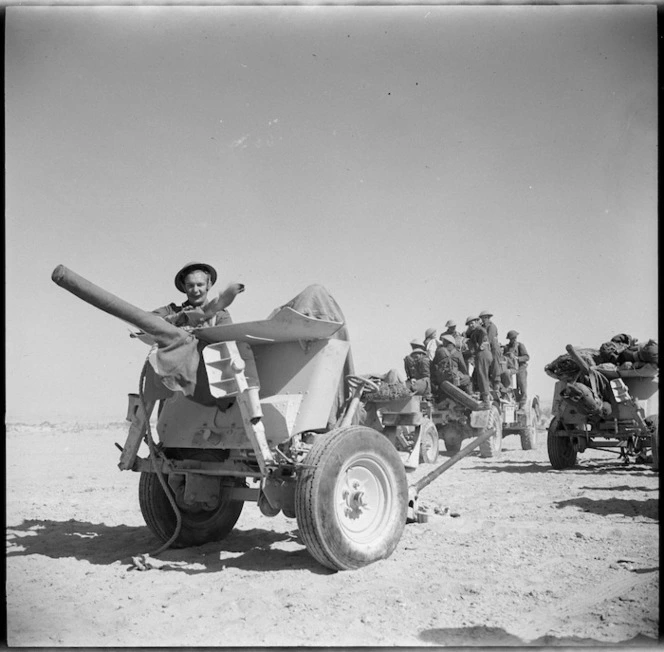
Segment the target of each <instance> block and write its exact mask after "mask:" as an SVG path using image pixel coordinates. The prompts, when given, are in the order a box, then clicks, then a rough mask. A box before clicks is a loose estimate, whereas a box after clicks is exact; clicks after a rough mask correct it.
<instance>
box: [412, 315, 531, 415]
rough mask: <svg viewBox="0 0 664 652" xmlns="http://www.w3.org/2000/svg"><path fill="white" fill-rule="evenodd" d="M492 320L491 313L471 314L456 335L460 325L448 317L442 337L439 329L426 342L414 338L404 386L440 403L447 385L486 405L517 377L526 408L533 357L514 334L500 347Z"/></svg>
mask: <svg viewBox="0 0 664 652" xmlns="http://www.w3.org/2000/svg"><path fill="white" fill-rule="evenodd" d="M492 317H493V313H491V312H489V311H488V310H483V311H482V312H481V313H480V314H479V316H477V317H475V316H472V315H471V316H469V317H468V318H467V319H466V324H465V325H466V330H465V331H463V333H460V332H458V331H457V325H456V322H455V321H454V320H453V319H450V320H449V321H448V322H447V323H446V324H445V331H443V333H442V334H441V335H440V337H438V331H437V330H436V329H435V328H428V329H427V330H426V331H425V333H424V341H420V340H417V339H415V340H412V341H411V343H410V346H411V349H412V350H411V352H410V353H409V354H408V355H407V356H406V357H405V358H404V368H405V371H406V378H407V381H406V382H407V384H408V386H409V388H410V389H411V391H413V392H414V393H416V394H419V395H422V396H429V395H430V396H432V397H433V399H434V400H435V401H436V402H439V401H441V400H443V399H444V398H445V396H444V393H443V392H442V389H441V388H442V383H443V381H448V382H450V383H452V384H453V385H454V386H455V387H458V388H459V389H461V390H463V391H464V392H466V393H468V394H472V393H477V394H479V397H480V401H481V402H482V403H483V404H484V405H485V406H487V407H488V406H489V405H490V403H491V400H492V398H494V399H495V398H499V397H500V395H501V394H504V393H508V392H510V391H512V376H513V375H514V376H516V387H515V388H514V394H515V398H516V400H517V401H518V403H519V406H520V407H523V406H525V404H526V400H527V373H528V372H527V367H528V360H529V359H530V356H529V355H528V351H527V350H526V347H525V345H524V344H523V343H522V342H519V341H518V339H517V338H518V336H519V333H517V332H516V331H515V330H510V331H509V332H508V333H507V343H506V344H505V345H501V344H500V342H499V339H498V328H497V327H496V325H495V324H494V323H493V321H492V320H491V318H492ZM471 370H472V371H471Z"/></svg>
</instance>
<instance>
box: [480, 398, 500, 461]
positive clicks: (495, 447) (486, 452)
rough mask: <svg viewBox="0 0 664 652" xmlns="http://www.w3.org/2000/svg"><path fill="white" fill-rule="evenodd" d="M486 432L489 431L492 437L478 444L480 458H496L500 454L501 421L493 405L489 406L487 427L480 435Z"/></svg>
mask: <svg viewBox="0 0 664 652" xmlns="http://www.w3.org/2000/svg"><path fill="white" fill-rule="evenodd" d="M487 430H491V431H492V432H493V435H492V436H491V437H489V439H487V440H485V441H483V442H482V443H481V444H480V457H496V456H497V455H499V454H500V449H501V448H502V445H503V421H502V419H501V417H500V412H499V411H498V408H497V407H496V406H495V405H492V406H491V411H490V414H489V425H488V426H487V427H486V428H484V429H483V430H482V433H481V434H483V433H485V432H486V431H487Z"/></svg>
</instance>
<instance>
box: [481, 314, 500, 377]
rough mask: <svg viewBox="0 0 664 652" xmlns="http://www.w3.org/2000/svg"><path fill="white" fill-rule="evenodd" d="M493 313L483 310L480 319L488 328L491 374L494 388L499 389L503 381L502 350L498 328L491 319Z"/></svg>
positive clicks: (485, 328)
mask: <svg viewBox="0 0 664 652" xmlns="http://www.w3.org/2000/svg"><path fill="white" fill-rule="evenodd" d="M491 317H493V313H492V312H489V311H488V310H483V311H482V312H481V313H480V320H481V322H482V327H483V328H484V330H486V334H487V337H488V339H489V347H490V349H491V356H492V360H491V370H490V372H489V375H490V377H491V384H492V386H493V388H494V389H496V390H497V389H498V388H499V386H500V382H501V377H500V376H501V368H500V367H501V366H500V362H501V360H502V357H503V356H502V350H501V347H500V340H499V339H498V328H497V327H496V325H495V324H494V323H493V322H492V321H491Z"/></svg>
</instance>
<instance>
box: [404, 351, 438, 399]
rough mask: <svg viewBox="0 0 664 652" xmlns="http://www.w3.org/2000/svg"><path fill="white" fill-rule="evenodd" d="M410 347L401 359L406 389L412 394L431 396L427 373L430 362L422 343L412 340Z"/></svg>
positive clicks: (428, 374)
mask: <svg viewBox="0 0 664 652" xmlns="http://www.w3.org/2000/svg"><path fill="white" fill-rule="evenodd" d="M410 346H411V349H412V351H411V352H410V353H409V354H408V355H407V356H406V357H405V358H404V359H403V366H404V369H405V371H406V385H408V389H410V391H411V392H413V394H417V395H419V396H428V395H429V394H431V380H430V372H429V367H430V364H431V361H430V360H429V356H428V355H427V352H426V350H425V348H424V344H422V342H420V341H419V340H412V341H411V343H410Z"/></svg>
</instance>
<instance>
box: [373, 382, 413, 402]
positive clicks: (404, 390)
mask: <svg viewBox="0 0 664 652" xmlns="http://www.w3.org/2000/svg"><path fill="white" fill-rule="evenodd" d="M377 384H378V391H377V392H368V393H366V394H365V395H364V397H363V398H364V400H366V401H392V400H395V399H400V398H410V397H411V396H412V395H413V392H411V391H410V390H409V389H408V387H407V386H406V384H405V383H402V382H401V381H399V382H396V383H385V382H383V381H379V382H378V383H377Z"/></svg>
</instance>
